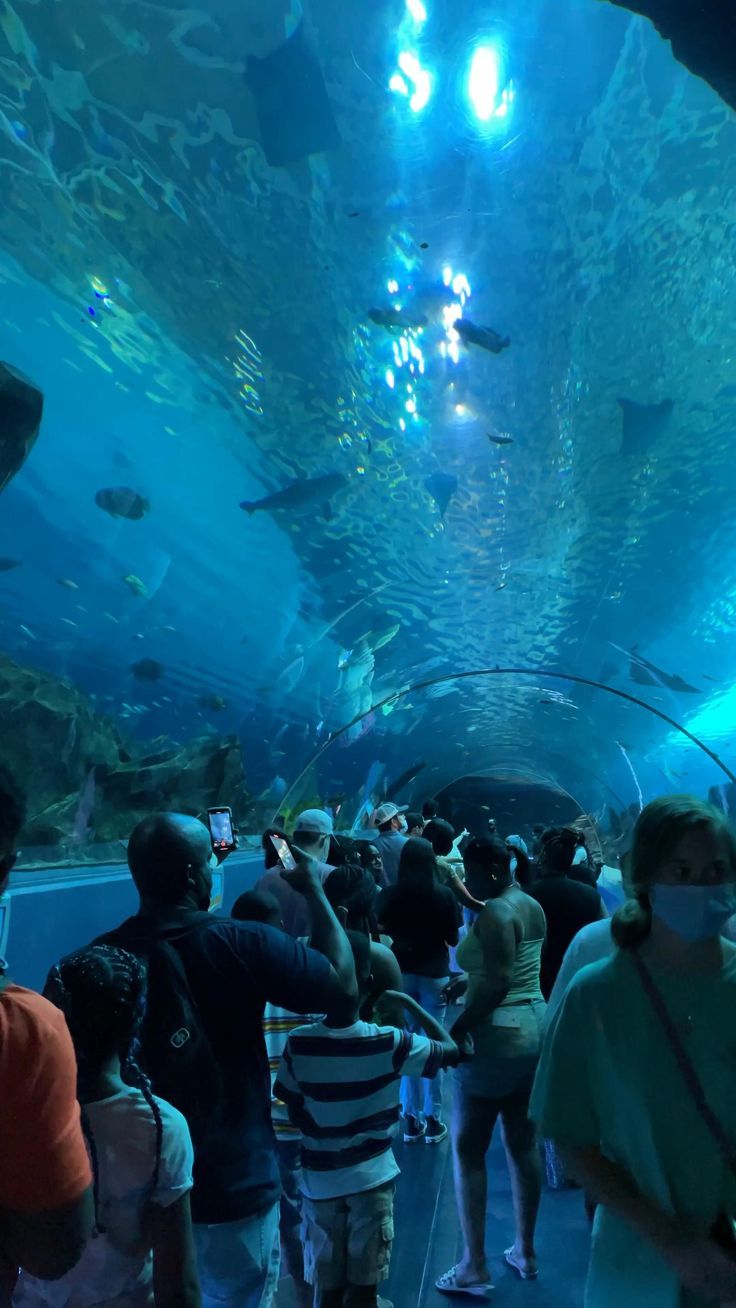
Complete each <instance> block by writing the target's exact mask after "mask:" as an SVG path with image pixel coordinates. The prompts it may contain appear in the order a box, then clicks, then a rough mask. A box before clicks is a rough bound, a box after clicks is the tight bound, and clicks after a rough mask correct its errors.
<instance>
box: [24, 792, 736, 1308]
mask: <svg viewBox="0 0 736 1308" xmlns="http://www.w3.org/2000/svg"><path fill="white" fill-rule="evenodd" d="M22 823H23V805H22V799H21V797H20V796H19V794H18V792H17V789H16V787H15V785H14V783H13V781H12V779H11V778H9V777H7V776H5V775H2V776H0V890H2V886H3V883H4V882H5V881H6V880H7V878H8V875H9V873H10V870H11V867H12V865H13V861H14V857H15V850H16V846H17V840H18V833H19V831H20V829H21V826H22ZM284 825H285V824H283V823H279V824H278V825H277V826H276V827H274V828H272V829H269V830H268V831H267V832H266V833H264V837H263V851H264V863H265V866H264V870H263V874H262V876H261V877H260V878H259V880H258V881H257V882H256V884H255V885H254V886H253V888H252V889H250V890H247V891H245V892H244V893H243V894H241V895H240V897H239V898H238V899H237V900H236V902H235V903H234V905H233V908H232V911H231V914H230V915H229V916H224V915H220V914H213V913H210V912H209V911H208V910H209V908H210V898H211V891H212V877H213V871H214V869H215V868H216V866H217V863H218V858H219V856H218V855H216V854H215V853H214V852H213V849H212V843H211V839H210V835H209V832H208V830H207V828H206V827H204V826H203V825H202V824H201V823H200V822H199V821H198V820H197V819H196V818H192V817H187V816H183V815H178V814H170V813H169V814H166V813H163V814H153V815H151V816H150V817H149V818H146V819H144V821H142V822H141V823H140V824H139V825H138V826H137V827H136V828H135V830H134V831H133V833H132V835H131V838H130V841H129V845H128V862H129V867H130V873H131V876H132V879H133V882H134V885H135V888H136V890H137V893H138V897H139V908H138V911H137V913H136V914H135V915H134V916H133V917H131V918H129V919H128V920H127V921H125V922H123V923H121V924H119V925H118V926H114V927H112V929H111V930H109V931H108V932H107V933H106V934H105V935H104V936H102V937H100V938H98V939H97V940H95V941H93V942H90V943H84V942H80V948H79V949H78V950H77V951H75V952H74V953H73V954H72V955H70V956H68V957H66V958H64V959H62V960H60V961H59V962H58V963H56V964H55V965H54V966H53V967H52V969H51V971H50V973H49V976H48V980H47V983H46V986H45V990H44V995H43V996H40V995H36V994H34V993H32V992H30V991H28V990H26V989H24V988H22V987H20V986H18V985H15V984H14V983H13V981H12V979H11V977H10V974H9V970H8V968H7V966H5V965H4V966H3V968H2V969H1V979H0V1092H1V1093H2V1104H3V1111H2V1114H1V1115H0V1158H1V1159H2V1168H1V1169H0V1308H10V1306H11V1305H13V1306H14V1308H143V1305H146V1306H149V1305H155V1308H202V1306H204V1308H271V1305H272V1304H273V1303H274V1301H275V1296H276V1292H277V1286H278V1281H279V1275H280V1268H281V1263H282V1260H283V1264H284V1270H285V1271H287V1272H288V1275H289V1276H290V1278H291V1281H292V1285H293V1294H294V1295H295V1297H296V1303H297V1305H298V1308H307V1305H315V1306H316V1308H379V1306H382V1308H386V1300H385V1299H383V1298H382V1297H381V1287H382V1285H383V1282H384V1281H385V1279H386V1278H387V1276H388V1272H389V1266H390V1259H391V1247H392V1241H393V1234H394V1223H395V1221H399V1222H403V1223H406V1224H411V1223H412V1222H413V1221H414V1218H413V1216H412V1214H410V1213H404V1212H401V1211H399V1212H397V1213H396V1214H394V1187H395V1179H396V1176H397V1174H398V1171H399V1167H398V1164H397V1161H396V1157H395V1155H394V1150H393V1147H392V1145H393V1141H394V1139H395V1138H396V1136H397V1134H399V1133H402V1134H403V1139H404V1142H405V1143H406V1145H407V1146H408V1147H411V1148H414V1147H416V1146H419V1147H424V1146H431V1147H433V1148H436V1147H438V1146H441V1145H442V1142H443V1141H444V1140H445V1139H446V1137H447V1136H448V1134H449V1136H450V1143H451V1149H452V1160H453V1167H454V1181H455V1194H456V1201H457V1210H458V1217H459V1225H460V1230H461V1233H462V1249H461V1253H460V1256H459V1258H458V1261H457V1262H456V1263H455V1265H454V1266H453V1267H451V1268H450V1269H448V1271H446V1272H444V1273H443V1274H442V1275H440V1276H439V1278H438V1280H437V1288H438V1290H440V1291H441V1292H443V1293H444V1294H445V1295H447V1296H450V1297H453V1296H458V1297H460V1298H461V1299H462V1298H467V1297H468V1296H471V1297H477V1298H481V1299H483V1298H486V1297H488V1296H489V1295H490V1293H491V1291H492V1289H493V1281H492V1271H491V1264H490V1260H489V1255H488V1250H487V1248H486V1219H487V1154H488V1151H489V1148H490V1145H491V1140H492V1136H493V1133H494V1129H495V1127H496V1124H497V1122H500V1125H501V1128H502V1140H503V1145H504V1149H505V1153H506V1159H507V1163H508V1169H509V1177H510V1182H511V1190H512V1195H513V1202H514V1214H515V1230H514V1232H513V1238H512V1240H511V1243H510V1244H509V1246H508V1247H507V1248H506V1249H505V1252H504V1254H503V1257H504V1258H505V1261H506V1263H507V1264H508V1266H509V1267H510V1268H511V1269H513V1271H514V1272H515V1273H516V1274H517V1275H518V1276H519V1277H520V1278H522V1279H523V1280H525V1281H534V1280H536V1279H537V1277H538V1276H539V1275H540V1274H541V1272H542V1271H543V1267H540V1265H539V1262H538V1256H537V1248H536V1243H535V1235H536V1224H537V1215H538V1211H539V1207H540V1200H541V1197H542V1193H543V1183H544V1168H543V1159H544V1156H545V1152H546V1158H547V1173H548V1180H549V1181H550V1183H551V1184H552V1185H553V1186H554V1185H557V1184H560V1183H561V1182H560V1178H561V1177H564V1183H566V1184H570V1183H572V1184H575V1185H577V1186H579V1187H580V1188H581V1189H582V1190H583V1192H584V1194H585V1200H586V1207H587V1211H588V1213H589V1215H590V1218H591V1220H592V1222H593V1224H594V1227H593V1238H592V1243H591V1250H592V1252H591V1261H590V1270H589V1276H588V1283H587V1290H586V1304H587V1305H589V1306H590V1308H620V1306H621V1305H623V1304H626V1305H627V1306H628V1305H633V1308H639V1305H642V1308H644V1304H645V1303H646V1304H647V1305H652V1306H653V1308H684V1306H685V1305H686V1306H687V1308H700V1306H701V1305H702V1306H703V1308H705V1305H707V1304H712V1303H715V1304H722V1305H730V1306H731V1308H734V1305H736V1236H735V1235H734V1221H733V1219H734V1217H735V1216H736V1102H735V1101H734V1095H733V1094H732V1087H733V1079H732V1078H733V1074H734V1068H735V1067H736V1005H735V1004H734V1002H733V1001H734V998H736V989H735V987H736V946H734V944H732V943H731V940H730V939H729V938H728V937H729V934H731V933H732V932H731V928H730V927H729V920H730V919H731V918H732V917H733V916H734V913H735V912H736V892H735V890H734V884H735V883H736V841H735V840H734V836H733V835H732V833H731V831H730V828H729V826H728V824H727V822H726V820H725V819H724V817H723V815H722V814H721V813H719V812H718V811H716V810H714V809H712V808H711V807H709V806H708V805H707V804H704V803H702V802H701V801H700V800H698V799H695V798H693V797H690V796H670V797H666V798H662V799H659V800H655V801H653V802H652V803H650V804H649V805H648V806H647V807H646V808H645V809H644V810H643V812H642V813H641V815H640V817H639V820H638V823H637V825H636V829H635V832H634V838H633V846H632V849H631V850H630V851H629V853H628V855H627V857H626V859H625V860H624V868H623V874H622V873H621V872H620V871H619V870H618V869H617V868H615V867H613V866H610V867H604V866H602V864H601V863H600V862H596V860H595V859H593V858H591V857H590V855H589V854H588V851H587V849H586V846H585V843H584V840H583V838H582V836H581V834H580V833H579V832H578V831H577V830H575V829H574V828H558V829H553V830H547V831H544V830H541V829H539V830H536V829H535V830H533V831H532V832H531V833H530V836H529V839H528V841H527V840H525V839H524V838H522V837H521V836H520V835H510V836H509V837H508V838H507V839H505V840H504V839H501V838H500V836H499V834H498V832H497V831H496V829H495V824H494V823H489V824H488V826H487V829H485V830H483V831H482V832H475V833H473V834H472V835H471V834H469V833H468V832H466V831H463V832H460V833H456V832H455V831H454V830H453V828H452V826H451V825H450V824H449V823H448V822H447V821H446V820H445V819H443V818H442V817H441V816H440V814H439V811H438V808H437V804H436V802H435V801H428V802H427V804H426V805H425V808H424V811H423V812H422V813H414V814H406V813H405V811H404V810H402V809H401V808H399V807H398V806H397V805H395V804H390V803H385V804H382V805H380V806H379V807H378V808H377V809H376V810H375V812H374V814H373V819H372V827H371V829H369V830H363V831H360V832H355V833H353V834H352V835H351V836H346V835H340V834H337V833H336V832H335V831H334V829H333V821H332V818H331V816H330V814H329V813H327V812H324V811H322V810H319V809H310V810H307V811H305V812H304V813H302V814H300V815H299V817H298V818H297V820H296V822H295V825H294V829H293V831H291V832H288V833H287V832H286V831H285V830H284V829H283V827H284ZM448 1069H453V1070H452V1071H451V1073H450V1075H449V1076H448V1075H447V1071H448ZM450 1082H451V1083H452V1084H451V1086H450ZM450 1089H451V1090H452V1094H451V1093H450ZM446 1147H447V1146H446ZM408 1157H409V1155H408V1154H407V1158H408ZM581 1202H582V1201H581ZM400 1308H406V1305H404V1304H402V1305H400Z"/></svg>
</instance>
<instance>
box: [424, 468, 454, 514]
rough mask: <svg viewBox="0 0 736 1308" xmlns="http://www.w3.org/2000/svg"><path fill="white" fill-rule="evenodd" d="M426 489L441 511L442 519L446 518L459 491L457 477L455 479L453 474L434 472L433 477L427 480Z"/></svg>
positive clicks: (425, 482)
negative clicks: (454, 496)
mask: <svg viewBox="0 0 736 1308" xmlns="http://www.w3.org/2000/svg"><path fill="white" fill-rule="evenodd" d="M424 489H425V490H426V491H429V494H430V495H431V496H432V499H433V500H434V502H435V504H436V505H437V508H438V509H439V511H440V517H441V518H444V516H445V514H446V512H447V506H448V504H449V503H450V500H451V499H452V497H453V495H454V494H455V492H456V490H457V477H453V475H452V473H451V472H433V473H432V475H431V477H427V478H425V481H424Z"/></svg>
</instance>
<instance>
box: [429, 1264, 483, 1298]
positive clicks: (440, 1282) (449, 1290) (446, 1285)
mask: <svg viewBox="0 0 736 1308" xmlns="http://www.w3.org/2000/svg"><path fill="white" fill-rule="evenodd" d="M435 1287H436V1289H438V1290H440V1291H441V1292H442V1294H469V1295H472V1296H473V1297H474V1298H475V1299H486V1298H487V1297H488V1295H489V1294H490V1293H491V1291H492V1289H493V1286H492V1285H491V1283H490V1281H476V1282H475V1284H473V1285H459V1284H458V1279H457V1267H451V1268H450V1270H449V1272H443V1274H442V1276H440V1277H438V1279H437V1280H436V1281H435Z"/></svg>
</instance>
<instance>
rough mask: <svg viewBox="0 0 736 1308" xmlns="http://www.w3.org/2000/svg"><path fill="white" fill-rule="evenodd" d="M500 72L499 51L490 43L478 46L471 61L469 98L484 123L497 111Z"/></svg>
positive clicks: (476, 114) (474, 110)
mask: <svg viewBox="0 0 736 1308" xmlns="http://www.w3.org/2000/svg"><path fill="white" fill-rule="evenodd" d="M499 74H500V67H499V58H498V51H497V50H495V49H494V48H493V46H490V45H481V46H478V49H477V50H476V51H475V54H474V55H473V58H472V60H471V63H470V73H469V75H468V98H469V100H470V103H471V105H472V106H473V112H474V113H475V116H476V118H478V119H480V121H481V122H482V123H487V122H488V120H489V119H490V118H492V117H493V114H494V112H495V109H496V106H497V103H498V85H499Z"/></svg>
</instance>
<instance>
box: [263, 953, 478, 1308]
mask: <svg viewBox="0 0 736 1308" xmlns="http://www.w3.org/2000/svg"><path fill="white" fill-rule="evenodd" d="M348 936H349V938H350V943H351V945H352V949H353V957H354V959H355V971H356V976H357V978H358V989H359V995H358V997H357V999H355V1000H354V1001H350V1000H345V1001H343V1003H342V1005H341V1006H339V1007H336V1008H335V1009H334V1010H333V1011H332V1012H330V1013H328V1014H327V1017H326V1018H325V1019H324V1021H322V1022H315V1023H313V1024H312V1025H311V1026H304V1027H299V1028H297V1030H295V1031H292V1032H291V1034H290V1036H289V1038H288V1040H287V1042H286V1049H285V1051H284V1056H283V1058H282V1060H281V1067H280V1069H279V1073H278V1076H277V1078H276V1085H275V1091H276V1094H277V1095H278V1096H279V1098H280V1099H282V1100H283V1101H284V1103H285V1104H286V1106H287V1108H288V1110H289V1116H290V1118H291V1120H292V1122H293V1123H294V1125H295V1126H298V1127H299V1128H300V1130H301V1131H302V1134H303V1136H304V1142H303V1149H302V1168H303V1171H302V1193H303V1196H304V1200H303V1203H304V1229H305V1235H306V1238H305V1275H306V1278H307V1280H308V1281H309V1282H310V1283H311V1284H312V1285H314V1287H315V1290H316V1298H315V1303H316V1304H318V1305H319V1308H343V1304H344V1302H345V1301H346V1296H347V1295H348V1294H349V1296H350V1298H349V1303H350V1304H351V1305H353V1306H354V1308H377V1305H378V1302H379V1301H378V1298H377V1291H378V1284H379V1282H380V1281H382V1280H384V1279H385V1277H386V1276H387V1275H388V1267H389V1261H390V1257H391V1243H392V1239H393V1195H394V1185H393V1181H394V1177H395V1176H396V1175H397V1173H398V1171H399V1168H398V1166H397V1163H396V1159H395V1158H394V1155H393V1151H392V1149H391V1139H392V1137H393V1136H394V1135H395V1134H396V1131H397V1128H398V1123H399V1114H400V1104H399V1084H400V1081H401V1077H402V1075H408V1076H435V1075H436V1074H437V1072H439V1070H440V1068H442V1067H448V1066H454V1065H455V1064H456V1063H457V1061H458V1057H459V1053H458V1049H457V1046H456V1045H455V1043H454V1041H453V1040H452V1039H451V1037H450V1036H449V1035H448V1034H447V1032H446V1031H445V1030H444V1028H443V1027H442V1026H440V1024H439V1022H436V1021H435V1020H434V1018H432V1017H430V1016H429V1014H428V1013H425V1012H424V1010H423V1009H422V1008H421V1007H420V1006H419V1004H417V1003H415V1001H414V1000H411V999H409V998H408V997H407V996H404V995H399V994H396V993H395V992H391V991H387V992H386V995H385V998H386V999H388V1000H389V1001H396V1000H400V1001H401V1002H402V1003H403V1005H404V1007H405V1009H406V1010H407V1012H408V1013H410V1014H411V1016H412V1018H413V1019H414V1020H416V1021H417V1023H418V1024H419V1026H421V1027H422V1029H423V1030H424V1031H425V1032H426V1035H423V1036H422V1035H412V1034H411V1033H410V1032H408V1031H399V1030H397V1028H396V1027H381V1026H375V1025H374V1024H372V1023H369V1022H364V1021H361V1020H360V1018H359V1013H360V1008H361V1005H362V1003H363V1001H364V998H365V996H366V995H368V994H370V993H371V990H372V986H373V978H372V977H371V969H370V942H369V940H368V937H367V936H365V935H362V934H360V933H359V932H353V931H349V932H348Z"/></svg>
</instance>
